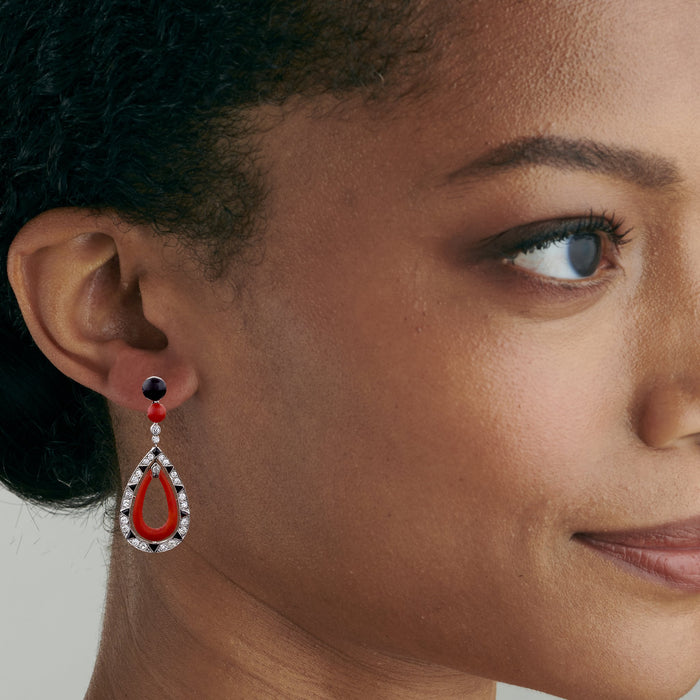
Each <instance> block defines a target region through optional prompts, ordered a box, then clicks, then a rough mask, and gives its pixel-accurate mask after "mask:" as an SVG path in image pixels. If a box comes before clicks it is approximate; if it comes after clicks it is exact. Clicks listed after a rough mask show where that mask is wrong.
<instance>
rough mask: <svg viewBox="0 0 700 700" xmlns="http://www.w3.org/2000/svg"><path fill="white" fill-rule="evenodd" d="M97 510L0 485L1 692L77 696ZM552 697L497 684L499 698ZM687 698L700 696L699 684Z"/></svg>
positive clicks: (100, 580) (91, 623) (87, 669)
mask: <svg viewBox="0 0 700 700" xmlns="http://www.w3.org/2000/svg"><path fill="white" fill-rule="evenodd" d="M108 526H109V524H108V523H107V524H105V522H104V518H103V516H102V514H101V513H94V514H92V515H89V516H84V515H80V516H75V515H71V516H65V515H63V516H58V515H51V514H48V513H46V512H45V511H42V510H39V509H36V508H32V507H29V506H27V505H26V504H24V503H23V502H22V501H20V500H19V499H18V498H15V497H14V496H13V495H12V494H10V493H9V492H7V491H6V490H4V489H2V487H0V533H2V534H1V535H0V697H1V698H3V700H43V699H44V698H46V697H49V696H50V697H51V698H52V699H53V700H79V699H80V698H82V697H83V693H84V692H85V689H86V688H87V684H88V681H89V679H90V673H91V672H92V665H93V662H94V660H95V655H96V653H97V642H98V639H99V633H100V614H101V611H102V604H103V591H104V584H105V579H106V571H107V549H106V546H107V541H108V539H109V538H108V536H107V527H108ZM551 697H552V696H551V695H545V694H544V693H538V692H535V691H532V690H523V689H522V688H514V687H512V686H506V685H500V686H499V690H498V700H535V699H536V698H537V699H539V700H546V699H547V698H551ZM685 698H686V700H700V684H698V685H697V686H696V687H695V688H694V689H693V690H692V691H691V692H690V693H688V695H686V696H685Z"/></svg>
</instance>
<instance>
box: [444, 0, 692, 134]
mask: <svg viewBox="0 0 700 700" xmlns="http://www.w3.org/2000/svg"><path fill="white" fill-rule="evenodd" d="M447 15H449V21H448V22H447V24H446V25H445V26H446V30H445V32H444V34H443V36H444V37H445V41H444V44H443V46H442V53H441V55H440V57H439V58H438V59H437V65H436V71H435V73H436V75H435V80H436V83H437V85H439V87H440V90H441V92H442V97H443V99H445V100H449V97H450V94H451V95H452V97H453V99H454V101H455V106H456V103H457V102H461V104H462V105H463V107H464V108H465V109H468V108H470V109H471V110H473V112H474V113H475V118H476V119H477V120H479V121H480V122H483V121H484V120H488V123H489V125H490V126H492V127H493V126H498V125H503V126H504V127H507V126H508V124H509V123H510V122H516V121H524V120H527V119H530V120H536V121H538V122H539V124H538V126H539V127H540V128H541V129H542V130H551V129H552V128H554V129H556V128H557V126H558V122H561V121H565V122H567V123H581V124H582V125H583V124H589V125H590V124H591V123H595V122H596V121H600V119H601V116H602V114H603V113H604V114H605V119H606V120H607V122H608V124H607V128H608V129H610V130H612V131H615V132H617V133H615V134H614V135H615V136H617V137H618V140H619V137H620V136H622V135H623V134H624V132H625V126H624V120H625V119H626V118H628V117H629V111H630V108H631V107H632V106H634V110H635V119H636V120H637V121H638V122H639V123H644V122H646V123H647V124H654V123H656V124H657V125H658V123H659V121H661V122H666V123H668V120H669V119H670V120H674V119H676V118H681V119H682V118H683V117H685V118H687V117H689V116H690V115H691V114H697V107H698V95H700V42H699V41H698V36H700V5H698V3H697V2H694V1H693V0H670V1H668V2H663V3H661V2H658V0H615V1H614V2H610V1H609V0H605V1H588V0H528V1H526V2H515V1H513V0H495V1H494V0H477V1H476V2H468V3H456V4H452V5H451V6H450V9H449V10H447V11H446V16H447ZM669 105H672V107H673V112H672V113H669V110H668V107H669ZM616 117H617V118H618V119H620V123H619V124H615V120H616ZM475 126H477V127H478V122H477V124H475ZM533 126H534V125H533ZM611 135H613V134H611Z"/></svg>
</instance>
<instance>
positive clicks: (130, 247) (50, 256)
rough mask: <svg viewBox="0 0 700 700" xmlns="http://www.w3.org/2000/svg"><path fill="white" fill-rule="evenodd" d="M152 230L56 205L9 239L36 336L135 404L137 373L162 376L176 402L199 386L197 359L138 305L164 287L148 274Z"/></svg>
mask: <svg viewBox="0 0 700 700" xmlns="http://www.w3.org/2000/svg"><path fill="white" fill-rule="evenodd" d="M159 244H160V242H159V241H158V240H157V239H155V238H154V237H153V236H152V235H149V233H148V231H146V230H144V229H140V228H138V227H131V226H127V225H126V224H123V223H122V222H120V221H119V220H118V219H117V218H115V217H114V216H109V215H101V214H93V213H91V212H90V211H88V210H85V209H77V208H66V209H53V210H50V211H47V212H44V213H43V214H41V215H39V216H38V217H36V218H35V219H32V220H31V221H29V222H28V223H27V224H26V225H25V226H24V227H23V228H22V229H21V230H20V231H19V233H18V234H17V236H16V237H15V240H14V241H13V243H12V245H11V246H10V250H9V255H8V262H7V272H8V276H9V280H10V284H11V286H12V289H13V291H14V293H15V296H16V298H17V301H18V304H19V307H20V310H21V311H22V314H23V316H24V319H25V322H26V324H27V327H28V329H29V331H30V333H31V335H32V337H33V338H34V341H35V342H36V344H37V346H38V347H39V348H40V349H41V351H42V352H43V353H44V354H45V355H46V357H47V358H48V359H49V360H50V361H51V362H52V363H53V364H54V365H55V366H56V367H57V368H58V369H59V370H60V371H61V372H63V373H64V374H65V375H67V376H69V377H71V378H72V379H74V380H75V381H77V382H79V383H80V384H83V385H84V386H87V387H89V388H91V389H93V390H94V391H97V392H99V393H101V394H103V395H104V396H105V397H106V398H108V399H109V400H111V401H114V402H115V403H118V404H120V405H123V406H126V407H128V408H133V409H134V410H141V409H142V408H143V396H142V395H141V382H143V379H144V378H145V377H147V376H150V375H153V374H157V375H159V376H163V377H167V378H168V385H169V387H171V388H172V391H169V392H168V394H169V399H170V401H169V403H170V407H171V408H175V407H176V406H177V405H179V404H180V403H182V402H183V401H184V400H186V399H187V398H189V396H191V395H192V394H193V393H194V391H195V390H196V385H197V382H196V376H195V372H194V368H193V367H192V366H190V365H189V364H188V362H187V360H186V359H185V357H184V356H183V353H182V349H180V348H177V347H172V343H171V339H170V338H169V337H168V328H165V327H162V326H163V325H164V324H163V323H162V322H161V323H159V322H160V321H162V319H158V320H156V321H155V322H152V321H151V320H150V319H148V318H147V317H146V315H145V314H144V308H145V306H146V301H148V302H149V303H150V305H151V306H155V305H157V303H158V299H157V297H158V296H159V295H160V294H162V295H164V296H165V295H167V293H168V290H167V285H168V278H167V275H160V276H158V277H155V276H154V275H151V277H150V279H149V284H148V286H147V289H148V294H149V295H150V296H151V297H154V298H152V299H148V300H145V299H144V298H143V296H142V286H143V281H144V278H145V276H146V275H147V273H148V271H149V267H150V269H153V267H154V266H156V267H157V266H158V263H157V262H156V258H157V257H158V255H159V249H160V247H161V245H162V244H160V245H159Z"/></svg>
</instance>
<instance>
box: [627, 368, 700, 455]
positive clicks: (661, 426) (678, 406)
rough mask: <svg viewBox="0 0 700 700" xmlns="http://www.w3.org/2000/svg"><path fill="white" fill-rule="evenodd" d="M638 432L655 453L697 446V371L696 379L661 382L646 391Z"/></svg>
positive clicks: (699, 384)
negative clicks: (674, 448) (682, 445)
mask: <svg viewBox="0 0 700 700" xmlns="http://www.w3.org/2000/svg"><path fill="white" fill-rule="evenodd" d="M637 432H638V434H639V437H640V438H641V439H642V440H643V441H644V442H645V443H646V444H647V445H649V447H654V448H656V449H667V448H671V447H676V446H680V445H681V444H683V443H684V442H697V443H700V368H699V370H698V376H697V378H693V379H690V378H686V379H685V380H683V379H673V380H671V379H666V380H660V381H657V382H656V384H655V385H654V386H653V387H652V388H651V389H649V390H647V391H646V395H645V397H644V400H643V402H642V410H641V412H640V415H639V425H638V430H637Z"/></svg>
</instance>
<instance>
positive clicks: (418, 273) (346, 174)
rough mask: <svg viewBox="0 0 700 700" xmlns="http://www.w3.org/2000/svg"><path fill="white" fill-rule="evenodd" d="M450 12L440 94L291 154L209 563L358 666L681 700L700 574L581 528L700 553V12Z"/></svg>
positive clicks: (240, 332) (211, 427) (220, 354)
mask: <svg viewBox="0 0 700 700" xmlns="http://www.w3.org/2000/svg"><path fill="white" fill-rule="evenodd" d="M445 11H446V12H448V14H449V15H450V16H449V21H448V22H447V24H446V27H445V28H444V29H443V30H441V34H440V37H441V39H440V42H439V46H438V49H437V51H436V54H435V57H434V59H433V64H432V66H431V67H430V69H429V71H428V74H427V76H426V82H427V84H428V85H429V90H428V92H427V93H426V94H424V95H422V96H420V97H415V96H414V97H413V98H411V97H409V98H406V99H403V100H401V101H399V102H397V103H396V104H395V105H394V106H393V107H391V108H387V107H386V106H382V107H367V106H363V105H362V104H361V103H360V101H359V100H358V101H357V102H355V101H354V100H350V101H348V102H346V103H344V104H342V105H340V106H337V107H336V108H335V109H331V108H330V107H331V105H330V103H329V101H328V100H326V99H318V100H315V101H313V102H310V103H307V104H306V105H302V106H300V107H297V108H295V109H293V110H289V112H288V114H287V115H286V116H285V118H284V120H282V121H281V122H280V123H278V124H277V125H276V126H275V127H274V128H272V129H271V130H270V131H269V132H267V133H266V134H265V136H264V137H263V164H264V168H265V169H266V171H267V176H268V180H269V183H270V187H271V197H270V200H269V203H268V221H267V223H268V230H267V233H266V239H265V245H264V255H261V256H260V260H259V261H257V263H256V264H254V265H252V266H251V267H250V268H249V269H248V270H247V272H246V275H247V280H248V281H247V283H246V285H245V287H244V288H243V290H242V291H241V293H240V295H239V297H238V298H237V299H236V301H235V302H234V305H233V307H228V308H226V310H220V311H219V312H217V314H216V315H214V316H212V315H204V314H203V315H202V319H201V333H200V334H199V335H198V337H197V338H196V339H194V340H196V342H197V343H198V344H199V345H198V348H199V349H198V350H197V352H199V353H201V366H202V370H201V382H200V387H201V394H200V396H201V397H202V400H203V401H204V403H203V406H204V410H203V414H202V416H203V423H202V426H201V427H202V430H203V431H204V433H203V434H206V435H207V436H208V439H210V440H211V444H210V447H209V448H208V451H207V462H208V463H209V464H210V468H209V469H208V470H207V471H208V474H209V476H208V477H207V480H204V479H203V478H202V477H201V476H200V477H198V478H199V479H201V481H202V483H201V485H199V486H198V487H197V488H198V489H199V490H200V491H201V492H202V494H203V496H202V497H203V500H204V502H207V503H210V504H211V506H210V510H209V513H210V522H209V523H207V524H206V527H204V526H202V527H203V530H202V535H206V537H207V538H208V540H207V541H208V543H209V544H205V537H201V539H200V540H197V537H198V535H197V534H196V532H195V530H193V531H192V534H191V539H190V540H188V541H189V542H191V544H192V546H195V542H198V543H199V544H198V545H197V546H200V547H202V548H205V547H208V548H209V550H208V556H210V557H211V558H213V559H214V561H215V562H216V563H217V566H218V567H219V568H220V570H222V571H223V572H224V573H225V574H226V575H227V576H228V577H230V578H231V579H233V580H234V581H235V582H236V583H238V584H239V585H241V586H242V587H243V588H244V589H245V590H247V591H249V592H251V593H253V594H254V595H256V596H257V597H258V598H260V599H262V600H264V601H266V602H267V603H269V604H270V605H272V606H273V607H274V608H275V609H277V610H278V611H280V612H281V613H282V614H284V615H285V616H287V617H288V618H290V619H291V620H292V621H293V622H295V623H297V624H299V625H300V626H302V627H303V628H305V629H307V630H308V631H310V632H311V633H312V634H314V635H316V636H318V637H319V638H320V639H321V640H323V641H325V642H328V643H329V644H331V645H333V646H336V647H340V648H341V649H342V650H343V651H344V652H345V653H347V654H350V655H352V654H353V649H355V648H359V647H369V648H372V649H376V650H379V651H382V652H386V653H389V654H391V655H395V656H399V657H402V658H405V659H417V660H421V661H427V662H433V663H437V664H441V665H444V666H447V667H451V668H454V669H459V670H462V671H467V672H470V673H473V674H475V675H478V676H484V677H492V678H498V679H501V680H505V681H510V682H513V683H517V684H522V685H529V686H535V687H537V688H540V689H542V690H546V691H549V692H552V693H556V694H559V695H564V696H566V697H568V698H576V697H578V698H591V697H596V698H635V699H637V700H638V699H639V698H654V699H655V700H659V698H675V697H677V696H678V695H679V694H681V693H682V692H683V691H685V690H686V689H687V688H688V686H690V685H692V683H693V682H694V681H695V680H696V678H697V677H698V676H699V675H700V660H699V659H700V566H697V564H696V566H695V569H694V570H692V568H690V566H691V564H692V562H689V561H688V557H689V556H690V555H687V556H686V558H685V559H682V560H681V559H680V558H679V557H678V556H677V555H678V552H679V550H678V549H675V550H673V551H672V552H671V554H670V558H669V559H668V561H670V562H671V563H670V564H669V565H668V566H667V567H666V568H665V569H664V568H663V566H662V563H660V562H662V560H664V561H666V559H664V557H665V556H666V555H663V554H658V552H657V553H655V552H656V550H654V552H651V554H649V552H647V554H644V552H642V547H649V546H651V544H654V543H651V544H650V542H651V539H653V538H652V537H651V536H650V535H649V534H648V533H647V534H644V535H643V536H642V535H639V536H637V538H636V539H635V538H634V537H632V538H631V539H630V536H626V535H619V534H617V535H613V536H612V539H613V540H616V541H617V542H618V545H617V546H618V547H623V545H626V546H627V549H625V548H624V547H623V549H622V550H620V549H619V548H618V550H616V551H618V552H622V553H623V554H624V557H625V558H626V559H620V558H616V557H615V556H614V553H613V552H612V551H607V552H606V551H604V550H602V549H600V548H596V547H594V546H591V544H590V543H586V542H585V541H584V540H583V539H581V538H580V537H578V536H577V535H578V534H580V533H593V534H594V535H595V536H596V537H597V538H600V537H604V533H606V532H607V533H610V532H612V533H620V532H628V531H641V530H648V529H650V528H651V530H652V531H654V532H655V533H656V534H657V540H656V544H655V546H656V547H657V549H658V548H659V547H667V546H670V545H674V542H671V541H670V540H669V539H668V538H667V537H664V536H663V533H662V532H660V531H661V530H662V526H663V527H665V526H667V524H669V523H677V522H679V521H685V520H687V519H690V518H695V521H694V529H693V527H692V524H690V525H687V527H685V529H686V530H688V531H689V532H690V533H691V535H690V536H691V537H692V539H694V541H695V545H694V546H695V548H696V550H698V551H700V520H699V519H698V518H700V444H699V443H700V165H699V164H700V120H699V119H698V115H699V114H700V42H699V41H698V37H699V36H700V7H699V6H698V4H697V3H696V2H694V1H693V0H673V1H669V2H665V3H659V2H656V1H655V0H618V1H617V2H604V1H600V2H597V1H591V2H583V1H582V2H563V1H560V0H541V1H539V2H536V3H533V2H528V3H522V2H515V1H513V2H507V1H505V0H504V1H503V2H500V1H499V2H494V1H493V0H484V1H483V2H471V3H455V6H454V8H452V9H450V10H445ZM627 231H629V233H627V236H626V239H627V242H626V243H625V244H624V245H619V246H618V245H617V243H616V237H618V236H619V235H621V234H623V233H625V232H627ZM501 234H503V235H501ZM552 239H558V240H557V241H556V242H553V241H552ZM538 243H539V246H540V247H539V248H538V247H537V245H538ZM518 246H520V250H519V249H518ZM222 309H223V306H222ZM211 465H218V466H217V467H216V476H215V478H214V477H213V476H212V475H213V474H214V473H215V472H214V468H213V467H212V466H211ZM184 466H185V465H183V467H184ZM182 471H183V472H184V471H185V469H184V468H183V469H182ZM191 490H192V489H191ZM216 504H218V505H216ZM261 514H264V517H261ZM222 519H223V520H224V521H225V522H226V523H227V525H226V528H223V530H225V531H223V532H222V526H221V523H222ZM620 542H621V543H622V544H620ZM676 544H677V543H676ZM609 549H611V548H609ZM691 554H692V553H691ZM637 555H639V557H638V558H639V559H640V561H641V563H640V566H635V565H633V564H632V563H630V561H629V560H631V559H632V558H634V557H635V556H637ZM645 556H646V557H647V558H646V559H644V557H645ZM642 559H643V561H642ZM699 559H700V554H698V555H697V556H696V561H697V560H699ZM644 562H647V563H646V564H645V563H644ZM649 562H651V563H649ZM640 567H641V568H640ZM669 567H670V568H669ZM681 569H684V570H685V573H683V571H681Z"/></svg>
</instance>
